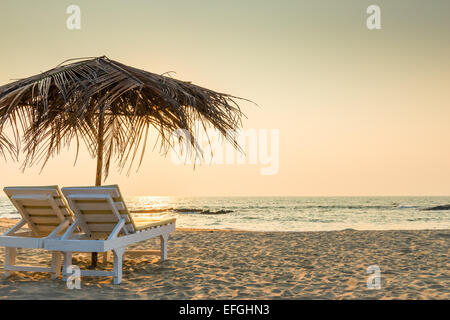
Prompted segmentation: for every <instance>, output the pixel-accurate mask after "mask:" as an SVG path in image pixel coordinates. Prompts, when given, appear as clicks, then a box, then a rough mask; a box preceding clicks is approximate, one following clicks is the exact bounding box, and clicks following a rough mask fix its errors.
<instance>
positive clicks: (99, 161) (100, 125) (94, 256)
mask: <svg viewBox="0 0 450 320" xmlns="http://www.w3.org/2000/svg"><path fill="white" fill-rule="evenodd" d="M103 131H104V121H103V112H102V113H100V116H99V119H98V136H97V172H96V174H95V185H96V186H101V185H102V169H103ZM97 258H98V253H97V252H92V254H91V267H92V268H95V267H96V266H97Z"/></svg>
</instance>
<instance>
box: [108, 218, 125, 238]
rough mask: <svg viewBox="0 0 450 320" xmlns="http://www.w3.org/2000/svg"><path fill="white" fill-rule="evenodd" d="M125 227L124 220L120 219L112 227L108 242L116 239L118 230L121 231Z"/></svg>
mask: <svg viewBox="0 0 450 320" xmlns="http://www.w3.org/2000/svg"><path fill="white" fill-rule="evenodd" d="M124 225H125V219H123V218H121V219H120V220H119V222H117V224H116V226H115V227H114V229H113V231H112V232H111V234H110V235H109V237H108V240H111V239H114V238H117V235H118V234H119V232H120V230H122V228H123V227H124Z"/></svg>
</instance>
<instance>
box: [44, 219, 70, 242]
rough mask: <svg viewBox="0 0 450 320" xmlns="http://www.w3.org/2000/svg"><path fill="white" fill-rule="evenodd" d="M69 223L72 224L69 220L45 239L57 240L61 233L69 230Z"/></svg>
mask: <svg viewBox="0 0 450 320" xmlns="http://www.w3.org/2000/svg"><path fill="white" fill-rule="evenodd" d="M69 223H70V221H69V220H64V221H63V222H61V223H60V224H59V225H58V226H57V227H56V228H55V229H54V230H53V231H52V232H51V233H50V234H49V235H48V236H47V237H45V238H46V239H51V238H55V237H56V236H57V235H58V233H60V232H61V231H62V230H64V228H67V226H68V225H69Z"/></svg>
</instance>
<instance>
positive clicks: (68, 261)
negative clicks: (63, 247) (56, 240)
mask: <svg viewBox="0 0 450 320" xmlns="http://www.w3.org/2000/svg"><path fill="white" fill-rule="evenodd" d="M71 265H72V252H71V251H65V252H64V266H63V280H64V281H66V280H67V275H68V274H67V268H69V266H71Z"/></svg>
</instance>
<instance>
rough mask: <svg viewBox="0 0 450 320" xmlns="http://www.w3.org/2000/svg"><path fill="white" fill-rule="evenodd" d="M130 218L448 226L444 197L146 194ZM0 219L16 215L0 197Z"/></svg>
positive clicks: (321, 226)
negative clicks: (151, 195)
mask: <svg viewBox="0 0 450 320" xmlns="http://www.w3.org/2000/svg"><path fill="white" fill-rule="evenodd" d="M126 202H127V206H128V209H129V210H130V211H131V212H132V214H133V215H136V216H153V217H155V216H157V217H161V218H163V217H175V218H177V227H181V228H198V229H226V230H249V231H331V230H344V229H355V230H417V229H449V228H450V210H425V209H427V208H430V207H435V206H440V205H448V204H450V197H150V196H139V197H129V198H126ZM0 218H19V214H18V213H17V211H16V210H15V208H14V206H13V205H12V204H11V203H10V201H9V200H8V198H7V197H4V196H1V197H0Z"/></svg>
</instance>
